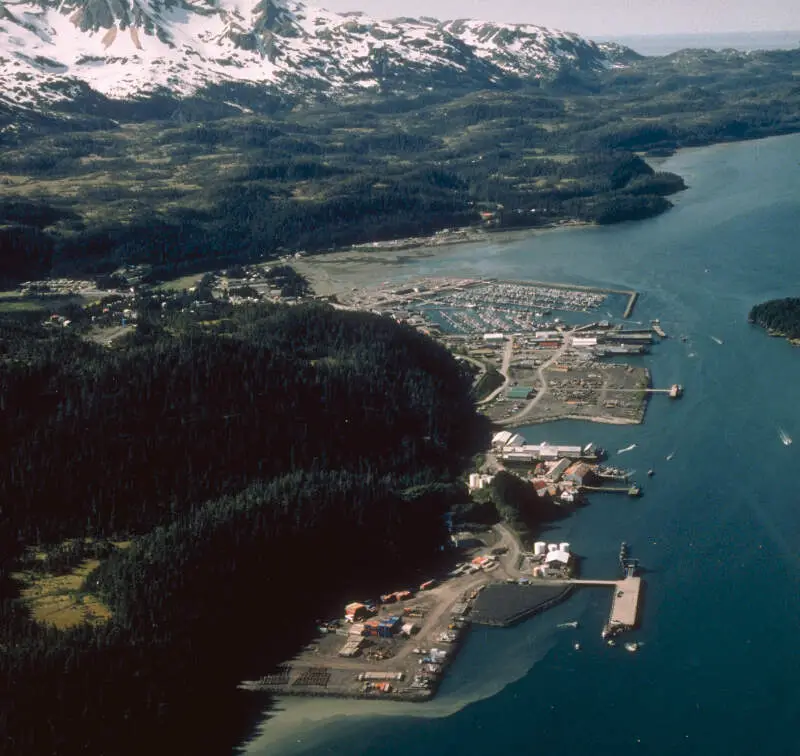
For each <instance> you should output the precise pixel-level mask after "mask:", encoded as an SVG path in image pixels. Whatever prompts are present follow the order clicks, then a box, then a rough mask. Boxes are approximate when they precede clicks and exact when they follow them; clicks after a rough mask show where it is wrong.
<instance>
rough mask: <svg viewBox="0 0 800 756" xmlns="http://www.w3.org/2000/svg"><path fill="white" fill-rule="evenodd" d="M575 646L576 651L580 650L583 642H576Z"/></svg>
mask: <svg viewBox="0 0 800 756" xmlns="http://www.w3.org/2000/svg"><path fill="white" fill-rule="evenodd" d="M574 648H575V650H576V651H580V650H581V644H580V643H576V644H575V646H574Z"/></svg>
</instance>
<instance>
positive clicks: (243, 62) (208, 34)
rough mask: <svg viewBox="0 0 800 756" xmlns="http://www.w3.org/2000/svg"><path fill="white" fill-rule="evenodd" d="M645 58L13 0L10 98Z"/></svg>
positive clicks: (343, 86)
mask: <svg viewBox="0 0 800 756" xmlns="http://www.w3.org/2000/svg"><path fill="white" fill-rule="evenodd" d="M632 57H637V56H636V55H635V53H633V52H632V51H630V50H628V49H626V48H623V47H620V46H618V45H613V44H595V43H594V42H589V41H587V40H584V39H582V38H581V37H579V36H577V35H575V34H569V33H564V32H559V31H553V30H550V29H545V28H543V27H539V26H532V25H513V24H497V23H485V22H480V21H463V20H462V21H446V22H441V21H437V20H436V19H432V18H427V17H423V18H418V19H412V18H398V19H393V20H389V21H381V20H377V19H374V18H370V17H368V16H366V15H364V14H361V13H332V12H330V11H327V10H323V9H320V8H315V7H311V6H307V5H305V4H304V3H302V2H298V1H297V0H0V98H5V99H6V100H7V101H9V102H14V103H16V104H25V105H33V106H36V105H42V104H46V103H48V102H51V103H52V102H57V101H59V100H69V99H73V98H75V97H77V96H79V95H80V94H81V93H84V94H85V93H86V91H87V86H88V87H89V88H90V89H92V90H95V92H98V93H100V94H102V95H105V96H107V97H110V98H120V99H125V98H135V97H141V96H146V95H147V94H150V93H153V92H154V91H157V90H162V89H165V90H168V91H170V92H171V93H173V94H175V95H178V96H185V95H190V94H192V93H194V92H196V91H197V90H200V89H202V88H203V87H204V86H206V85H209V84H216V83H224V82H229V81H239V82H246V83H251V84H264V85H269V87H271V88H274V89H275V91H278V92H284V93H299V92H317V93H329V94H349V93H354V92H359V91H363V90H380V89H383V90H392V91H398V90H408V89H413V88H424V87H425V86H428V87H431V86H437V85H438V84H440V83H442V82H453V83H456V82H458V83H464V84H476V85H481V86H487V85H491V84H492V83H499V82H502V81H503V80H506V79H509V78H528V77H536V78H538V77H548V76H552V75H555V74H557V73H558V72H560V71H563V70H565V69H567V70H580V71H594V70H600V69H603V68H608V67H610V66H615V65H624V63H625V62H626V61H627V60H629V59H631V58H632Z"/></svg>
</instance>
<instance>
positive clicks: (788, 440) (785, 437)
mask: <svg viewBox="0 0 800 756" xmlns="http://www.w3.org/2000/svg"><path fill="white" fill-rule="evenodd" d="M778 435H779V436H780V437H781V443H782V444H783V445H784V446H789V444H791V443H792V437H791V436H790V435H789V434H788V433H787V432H786V431H785V430H784V429H783V428H778Z"/></svg>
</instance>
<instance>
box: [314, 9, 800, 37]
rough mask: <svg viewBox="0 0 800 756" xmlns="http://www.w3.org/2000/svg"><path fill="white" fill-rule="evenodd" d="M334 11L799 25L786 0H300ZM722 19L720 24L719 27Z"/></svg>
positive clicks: (647, 32) (613, 32)
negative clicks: (566, 0)
mask: <svg viewBox="0 0 800 756" xmlns="http://www.w3.org/2000/svg"><path fill="white" fill-rule="evenodd" d="M304 1H305V2H307V3H308V4H309V5H311V6H317V7H320V6H321V7H324V8H327V9H328V10H331V11H335V12H339V13H342V12H347V11H362V12H364V13H366V14H367V15H370V16H373V17H375V18H381V19H389V18H397V17H402V16H405V17H412V18H413V17H420V16H430V17H434V18H437V19H440V20H443V21H444V20H456V19H474V20H479V21H496V22H499V23H507V24H533V25H535V26H544V27H547V28H550V29H556V30H559V31H565V32H574V33H575V34H579V35H580V36H582V37H588V38H590V39H596V38H603V37H612V36H613V37H622V36H626V37H627V36H663V35H670V34H687V35H688V34H696V35H709V34H750V33H767V34H769V33H785V32H786V31H789V32H791V31H794V30H799V31H800V3H798V4H794V3H790V2H788V0H759V2H758V3H757V4H754V3H752V2H751V0H703V2H702V3H697V2H695V1H694V0H635V2H634V0H602V2H601V0H570V2H569V3H545V2H541V1H540V0H533V1H532V2H529V3H524V4H522V3H520V2H519V0H402V1H401V0H304ZM722 24H724V25H725V27H727V28H725V29H720V26H721V25H722Z"/></svg>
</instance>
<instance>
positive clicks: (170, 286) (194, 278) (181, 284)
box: [153, 273, 204, 291]
mask: <svg viewBox="0 0 800 756" xmlns="http://www.w3.org/2000/svg"><path fill="white" fill-rule="evenodd" d="M203 275H204V274H203V273H192V274H191V275H189V276H182V277H181V278H173V279H172V280H171V281H163V282H162V283H160V284H158V285H157V286H154V287H153V288H154V289H156V290H157V291H170V290H174V291H182V290H183V289H191V288H192V287H193V286H196V285H197V283H198V281H199V280H200V279H201V278H202V277H203Z"/></svg>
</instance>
